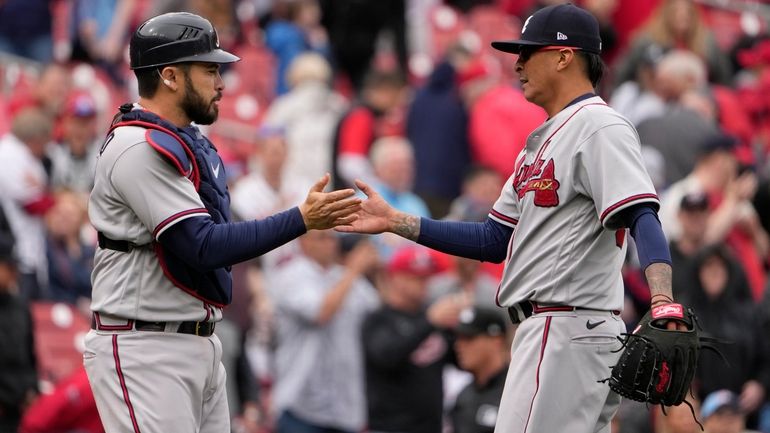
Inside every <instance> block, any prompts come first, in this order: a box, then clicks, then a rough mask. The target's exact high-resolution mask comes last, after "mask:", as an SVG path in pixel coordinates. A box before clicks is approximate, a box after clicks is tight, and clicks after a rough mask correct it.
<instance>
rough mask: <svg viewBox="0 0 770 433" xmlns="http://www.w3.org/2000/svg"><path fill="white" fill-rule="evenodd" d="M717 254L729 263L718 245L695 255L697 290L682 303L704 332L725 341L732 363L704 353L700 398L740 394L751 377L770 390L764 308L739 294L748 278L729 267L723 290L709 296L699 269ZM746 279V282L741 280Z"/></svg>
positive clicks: (722, 346) (725, 351) (698, 375)
mask: <svg viewBox="0 0 770 433" xmlns="http://www.w3.org/2000/svg"><path fill="white" fill-rule="evenodd" d="M714 255H717V256H718V257H721V258H722V260H723V261H725V262H727V263H729V261H728V260H729V259H728V257H729V255H728V253H727V252H726V251H725V250H724V249H723V248H719V247H712V248H709V249H707V250H705V251H704V252H703V253H701V254H700V255H699V256H698V257H697V258H696V262H695V263H696V265H695V266H694V268H693V274H692V275H693V280H694V281H695V285H694V291H693V292H692V294H691V295H689V296H687V297H684V298H683V299H682V302H683V303H684V304H686V305H689V306H691V307H692V308H693V310H694V311H695V314H696V315H697V316H698V321H699V323H700V325H701V327H702V328H703V331H704V332H705V333H706V334H708V335H711V336H714V337H717V338H720V339H723V340H726V341H727V342H728V343H727V344H720V345H719V349H720V350H721V351H722V353H723V354H724V355H725V358H727V361H728V362H729V366H728V365H725V363H724V362H723V361H722V360H721V359H720V358H719V357H718V356H717V355H715V354H712V353H710V352H708V351H705V352H702V355H701V357H700V359H699V366H698V372H697V373H696V389H697V391H698V394H699V396H700V398H701V399H703V398H704V397H705V396H706V395H708V394H709V393H711V392H713V391H716V390H719V389H729V390H730V391H733V392H735V393H738V394H740V392H741V390H742V388H743V385H744V384H745V383H746V382H747V381H749V380H757V381H758V382H760V383H761V384H762V385H764V387H765V390H770V357H769V356H768V341H767V336H766V335H764V334H763V332H762V317H761V311H760V309H759V307H758V305H757V304H755V303H754V302H752V301H750V300H745V299H743V298H742V297H741V296H740V293H741V292H743V291H744V290H745V287H741V285H742V284H745V280H740V279H738V278H736V276H735V274H734V273H733V272H732V271H731V268H730V267H729V266H728V267H727V269H728V278H727V283H726V285H725V288H724V291H723V292H722V293H721V294H719V295H718V296H716V297H715V298H709V297H708V296H707V295H706V292H705V291H704V290H703V286H702V284H701V281H700V278H699V276H698V270H699V269H701V267H702V265H703V263H704V262H705V260H707V259H708V258H709V257H713V256H714ZM741 281H743V282H741Z"/></svg>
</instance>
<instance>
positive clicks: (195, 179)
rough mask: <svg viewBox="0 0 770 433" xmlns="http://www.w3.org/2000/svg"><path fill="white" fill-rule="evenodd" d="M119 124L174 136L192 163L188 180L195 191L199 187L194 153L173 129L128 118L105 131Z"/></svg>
mask: <svg viewBox="0 0 770 433" xmlns="http://www.w3.org/2000/svg"><path fill="white" fill-rule="evenodd" d="M121 126H140V127H142V128H145V129H157V130H158V131H161V132H165V133H166V134H168V135H170V136H172V137H174V139H175V140H177V141H178V142H179V143H180V144H182V149H184V152H185V153H186V154H187V157H188V158H190V162H191V163H192V166H193V172H192V178H191V179H190V180H191V181H192V183H193V185H194V186H195V190H196V191H197V190H198V188H200V183H201V176H200V171H199V170H198V163H197V161H196V160H195V155H194V154H193V152H192V149H190V148H188V147H187V144H186V143H185V142H184V140H182V139H181V138H179V136H178V135H177V134H176V133H174V132H173V131H171V130H169V129H167V128H164V127H162V126H160V125H156V124H154V123H150V122H143V121H141V120H129V121H128V122H118V123H116V124H114V125H112V127H111V128H110V130H109V131H107V133H108V134H109V133H111V132H112V131H113V130H114V129H115V128H118V127H121ZM150 146H152V143H150ZM152 147H153V149H156V150H157V149H158V148H157V147H155V146H152ZM167 156H168V155H167ZM174 159H175V158H173V157H172V160H174ZM177 168H179V167H178V166H177ZM181 173H183V174H184V170H181Z"/></svg>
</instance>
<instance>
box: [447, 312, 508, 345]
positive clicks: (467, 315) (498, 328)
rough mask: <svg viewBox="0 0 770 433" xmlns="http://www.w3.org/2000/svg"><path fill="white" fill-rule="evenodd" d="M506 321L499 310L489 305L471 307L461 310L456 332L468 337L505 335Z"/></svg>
mask: <svg viewBox="0 0 770 433" xmlns="http://www.w3.org/2000/svg"><path fill="white" fill-rule="evenodd" d="M505 326H506V322H505V319H503V316H502V314H500V312H499V311H497V310H494V309H491V308H487V307H479V306H476V307H469V308H466V309H464V310H463V311H461V312H460V316H459V323H458V324H457V327H456V328H455V333H457V334H458V335H462V336H466V337H475V336H477V335H489V336H491V337H497V336H503V335H505Z"/></svg>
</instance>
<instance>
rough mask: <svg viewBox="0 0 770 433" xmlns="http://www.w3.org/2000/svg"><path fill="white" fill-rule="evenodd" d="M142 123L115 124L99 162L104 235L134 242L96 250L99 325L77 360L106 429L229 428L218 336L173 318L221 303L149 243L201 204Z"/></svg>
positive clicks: (98, 221)
mask: <svg viewBox="0 0 770 433" xmlns="http://www.w3.org/2000/svg"><path fill="white" fill-rule="evenodd" d="M147 132H148V130H147V129H144V128H141V127H136V126H121V127H119V128H116V129H115V130H114V131H113V132H112V133H111V134H110V136H108V138H107V140H106V142H105V144H104V145H103V146H102V152H101V155H100V156H99V159H98V162H97V166H96V176H95V183H94V188H93V190H92V191H91V198H90V201H89V209H88V212H89V216H90V218H91V222H92V224H93V225H94V227H95V228H96V229H97V230H98V231H100V232H102V233H103V234H104V235H105V236H106V237H107V238H110V239H116V240H125V241H128V242H130V243H132V244H133V245H134V247H133V248H132V249H130V250H129V251H127V252H122V251H115V250H112V249H107V248H99V249H98V250H97V252H96V256H95V260H94V270H93V273H92V277H91V280H92V284H93V297H92V303H91V309H92V310H93V311H94V312H95V313H98V314H95V316H94V320H95V323H96V327H97V329H94V330H91V332H89V334H88V336H87V337H86V344H85V346H86V347H85V352H84V354H83V359H84V365H85V367H86V372H87V373H88V378H89V381H90V382H91V385H92V389H93V391H94V397H95V400H96V405H97V408H98V410H99V415H100V416H101V418H102V420H103V422H104V425H105V428H106V429H107V431H109V432H117V431H120V432H135V433H138V432H140V431H141V432H169V433H184V432H191V431H197V432H201V433H220V432H227V431H230V418H229V411H228V407H227V406H228V405H227V395H226V393H225V382H226V377H227V375H226V373H225V369H224V367H223V366H222V362H221V358H222V346H221V343H220V341H219V339H218V338H217V336H216V335H211V336H210V337H208V338H206V337H201V336H196V335H185V334H180V333H176V332H175V330H176V329H177V328H178V327H179V324H178V322H182V321H195V322H200V321H218V320H220V319H221V317H222V311H221V308H218V307H215V306H212V305H208V304H206V303H205V302H204V301H202V300H200V299H198V298H196V297H194V296H193V295H191V294H188V293H187V292H185V291H184V290H182V289H181V288H178V287H176V286H175V285H174V284H172V283H171V281H170V280H169V279H168V278H167V277H166V276H165V275H164V273H163V270H162V268H161V265H160V262H159V259H158V256H157V255H156V254H155V251H154V249H153V241H157V239H158V237H159V236H160V235H161V234H162V233H163V232H164V231H165V230H166V229H168V228H169V227H171V226H172V225H173V224H175V223H177V222H179V221H181V220H183V219H185V218H190V217H194V216H201V215H207V214H208V212H207V211H206V209H205V207H204V205H203V203H202V201H201V199H200V197H199V195H198V193H197V192H196V190H195V187H194V186H193V183H192V181H191V180H190V179H188V178H186V177H184V176H181V175H180V174H179V171H178V170H177V169H176V168H175V167H173V166H172V165H171V164H169V162H167V161H166V160H164V159H163V157H162V156H161V154H160V153H159V152H158V151H156V150H155V149H154V148H153V147H152V146H151V145H150V144H149V143H148V142H147V140H146V138H145V137H146V135H145V134H146V133H147ZM136 320H142V321H147V322H166V324H165V327H164V328H163V329H164V330H166V331H169V332H150V331H137V330H135V328H134V323H135V321H136ZM166 414H176V415H177V416H165V415H166ZM182 415H184V416H182Z"/></svg>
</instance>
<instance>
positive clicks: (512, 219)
mask: <svg viewBox="0 0 770 433" xmlns="http://www.w3.org/2000/svg"><path fill="white" fill-rule="evenodd" d="M489 213H491V214H492V216H495V217H497V218H500V219H501V220H503V221H505V222H509V223H511V224H513V225H516V224H518V223H519V220H517V219H516V218H511V217H509V216H507V215H503V214H501V213H500V212H498V211H496V210H494V209H492V210H491V211H489Z"/></svg>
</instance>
